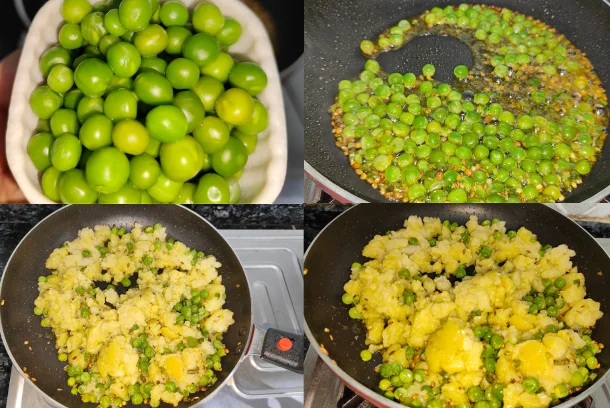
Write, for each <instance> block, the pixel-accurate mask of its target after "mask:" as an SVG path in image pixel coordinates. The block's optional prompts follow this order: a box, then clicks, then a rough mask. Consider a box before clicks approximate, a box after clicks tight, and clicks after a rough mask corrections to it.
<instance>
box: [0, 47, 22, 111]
mask: <svg viewBox="0 0 610 408" xmlns="http://www.w3.org/2000/svg"><path fill="white" fill-rule="evenodd" d="M19 57H21V50H16V51H13V52H12V53H11V54H9V55H8V56H7V57H5V58H4V59H3V60H2V61H0V109H7V108H8V105H9V102H10V100H11V93H12V92H13V82H14V81H15V74H16V73H17V65H18V64H19Z"/></svg>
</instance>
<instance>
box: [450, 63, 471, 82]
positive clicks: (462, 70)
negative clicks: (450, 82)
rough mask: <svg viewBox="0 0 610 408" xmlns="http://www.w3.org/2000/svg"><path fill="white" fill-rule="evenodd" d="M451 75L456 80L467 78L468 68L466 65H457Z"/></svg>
mask: <svg viewBox="0 0 610 408" xmlns="http://www.w3.org/2000/svg"><path fill="white" fill-rule="evenodd" d="M453 74H454V75H455V77H456V78H458V79H462V78H466V77H467V76H468V67H467V66H466V65H457V66H456V67H455V68H454V69H453Z"/></svg>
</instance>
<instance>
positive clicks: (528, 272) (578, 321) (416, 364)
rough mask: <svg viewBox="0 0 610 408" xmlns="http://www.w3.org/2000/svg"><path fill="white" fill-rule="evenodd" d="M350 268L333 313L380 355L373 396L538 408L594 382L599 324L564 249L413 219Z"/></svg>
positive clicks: (490, 228)
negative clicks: (357, 324) (358, 324)
mask: <svg viewBox="0 0 610 408" xmlns="http://www.w3.org/2000/svg"><path fill="white" fill-rule="evenodd" d="M404 226H405V228H404V229H401V230H399V231H393V232H389V233H387V234H386V235H383V236H381V235H378V236H375V237H374V238H373V239H372V240H371V241H370V242H369V244H368V245H367V246H366V247H365V248H364V250H363V252H362V254H363V255H364V256H365V257H367V258H370V260H369V261H368V262H366V263H365V264H364V265H361V264H359V263H354V264H353V265H352V275H351V280H350V281H349V282H347V283H346V284H345V287H344V289H345V292H346V293H345V294H344V295H343V302H344V303H345V304H348V305H350V306H351V309H350V310H349V314H350V317H352V318H354V319H360V320H362V322H363V323H364V325H365V326H366V329H367V335H366V344H367V345H368V349H366V350H363V351H362V352H361V357H362V359H363V360H364V361H368V360H370V359H371V358H372V355H373V353H376V352H380V353H381V355H382V359H383V364H381V365H380V366H378V367H377V368H376V371H378V372H379V374H380V377H381V379H380V382H379V388H380V390H381V391H382V393H384V394H385V396H386V397H388V398H391V399H394V400H396V401H398V402H400V403H402V404H404V405H409V406H412V407H415V408H418V407H430V408H440V407H448V406H452V407H454V408H455V407H457V408H463V407H471V406H474V407H475V408H499V407H501V406H504V407H505V408H513V407H524V408H542V407H547V406H549V405H551V404H555V403H557V402H559V401H560V400H562V399H563V398H566V397H568V396H569V395H570V394H571V393H573V392H576V391H578V390H580V389H581V387H583V386H586V384H588V383H589V382H591V381H593V380H594V379H595V378H596V375H597V374H596V373H595V370H596V368H599V363H598V361H597V358H596V357H595V355H596V354H597V353H599V352H600V349H602V348H603V345H602V344H599V343H597V342H596V341H594V340H592V339H591V337H590V335H591V333H592V328H593V327H594V325H595V322H596V321H597V320H598V319H600V318H601V317H602V312H601V311H600V304H599V303H598V302H596V301H594V300H593V299H589V298H587V293H586V287H585V277H584V276H583V274H581V273H579V272H578V269H577V267H576V266H574V265H573V264H572V261H571V260H570V258H571V257H573V256H574V255H575V252H574V251H572V250H571V249H569V248H568V247H567V246H566V245H559V246H557V247H554V248H553V247H551V246H549V245H545V246H543V245H541V244H540V242H538V240H537V237H536V236H535V235H534V234H532V232H531V231H529V230H527V229H525V228H521V229H519V230H518V231H507V230H506V227H505V223H504V222H503V221H500V220H497V219H494V220H493V221H490V220H485V221H483V222H482V223H480V224H479V222H478V220H477V218H476V217H474V216H472V217H470V220H469V221H468V222H467V223H466V225H463V226H458V225H457V223H450V222H449V221H444V222H441V221H440V220H439V219H438V218H424V219H421V218H419V217H416V216H411V217H409V219H408V220H407V221H405V224H404Z"/></svg>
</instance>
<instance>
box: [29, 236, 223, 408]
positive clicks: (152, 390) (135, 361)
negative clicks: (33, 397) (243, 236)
mask: <svg viewBox="0 0 610 408" xmlns="http://www.w3.org/2000/svg"><path fill="white" fill-rule="evenodd" d="M220 266H221V265H220V263H219V262H217V261H216V259H215V258H214V256H212V255H209V254H204V253H203V252H198V251H196V250H191V249H189V248H187V247H186V246H185V245H184V244H183V243H181V242H178V241H174V240H173V239H167V237H166V231H165V228H164V227H163V226H161V225H160V224H155V226H148V227H146V228H143V227H141V226H140V225H138V224H136V225H135V226H134V228H133V229H132V230H131V231H130V232H127V231H126V230H125V229H124V228H117V227H112V228H111V227H109V226H105V225H104V226H96V227H95V228H93V229H90V228H84V229H82V230H81V231H80V232H79V233H78V238H76V239H75V240H74V241H72V242H66V243H65V244H64V245H63V247H61V248H57V249H55V250H54V251H53V252H52V253H51V255H50V256H49V258H48V259H47V262H46V267H47V268H48V269H50V270H51V271H52V273H51V274H50V275H48V276H41V277H39V279H38V282H39V283H38V285H39V291H40V295H39V296H38V298H37V299H36V301H35V306H36V307H35V308H34V313H35V314H37V315H41V316H42V317H43V319H42V321H41V325H42V326H44V327H51V328H52V329H53V332H54V334H55V337H56V344H55V347H56V348H57V351H58V353H59V355H58V358H59V360H60V361H66V363H67V366H66V369H65V370H66V373H67V374H68V376H69V378H68V385H69V386H70V387H71V389H72V393H73V394H75V395H77V394H80V395H81V398H82V401H83V402H90V403H95V404H98V405H99V406H101V407H103V408H106V407H109V406H113V407H118V406H121V405H124V404H125V402H126V401H131V403H133V404H136V405H137V404H142V403H148V404H150V406H152V407H157V406H159V405H160V403H161V401H164V402H167V403H169V404H172V405H177V404H178V403H179V402H180V401H181V400H183V399H188V397H189V394H192V393H195V392H197V391H199V390H204V389H205V388H206V387H208V386H211V385H212V384H214V383H215V382H216V381H217V378H216V375H215V372H216V371H220V370H221V369H222V365H221V358H222V356H224V355H225V354H226V353H227V351H228V350H227V349H226V348H225V346H224V345H223V343H222V335H223V333H224V332H226V331H227V329H228V328H229V326H230V325H231V324H233V323H234V320H233V313H232V312H231V311H229V310H226V309H223V304H224V303H225V297H226V295H225V287H224V286H223V285H222V277H221V276H220V275H219V274H218V270H217V269H218V268H220ZM136 273H137V281H136V279H135V276H133V275H134V274H136ZM106 284H107V285H106ZM102 287H103V288H104V289H102ZM117 287H125V290H124V291H123V290H121V291H120V292H121V293H123V292H124V293H123V294H119V293H117V289H116V288H117Z"/></svg>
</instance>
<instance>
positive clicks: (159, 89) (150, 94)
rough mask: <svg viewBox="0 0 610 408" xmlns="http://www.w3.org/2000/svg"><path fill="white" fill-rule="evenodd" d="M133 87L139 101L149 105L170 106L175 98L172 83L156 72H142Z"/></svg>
mask: <svg viewBox="0 0 610 408" xmlns="http://www.w3.org/2000/svg"><path fill="white" fill-rule="evenodd" d="M133 86H134V92H135V94H136V96H137V97H138V99H139V100H141V101H142V102H144V103H147V104H149V105H153V106H157V105H164V104H169V103H171V101H172V99H173V97H174V91H173V89H172V85H171V83H170V82H169V81H168V80H167V79H166V78H165V77H163V76H161V75H160V74H158V73H156V72H151V71H146V72H142V73H141V74H139V75H138V76H137V77H136V79H135V81H134V83H133Z"/></svg>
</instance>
